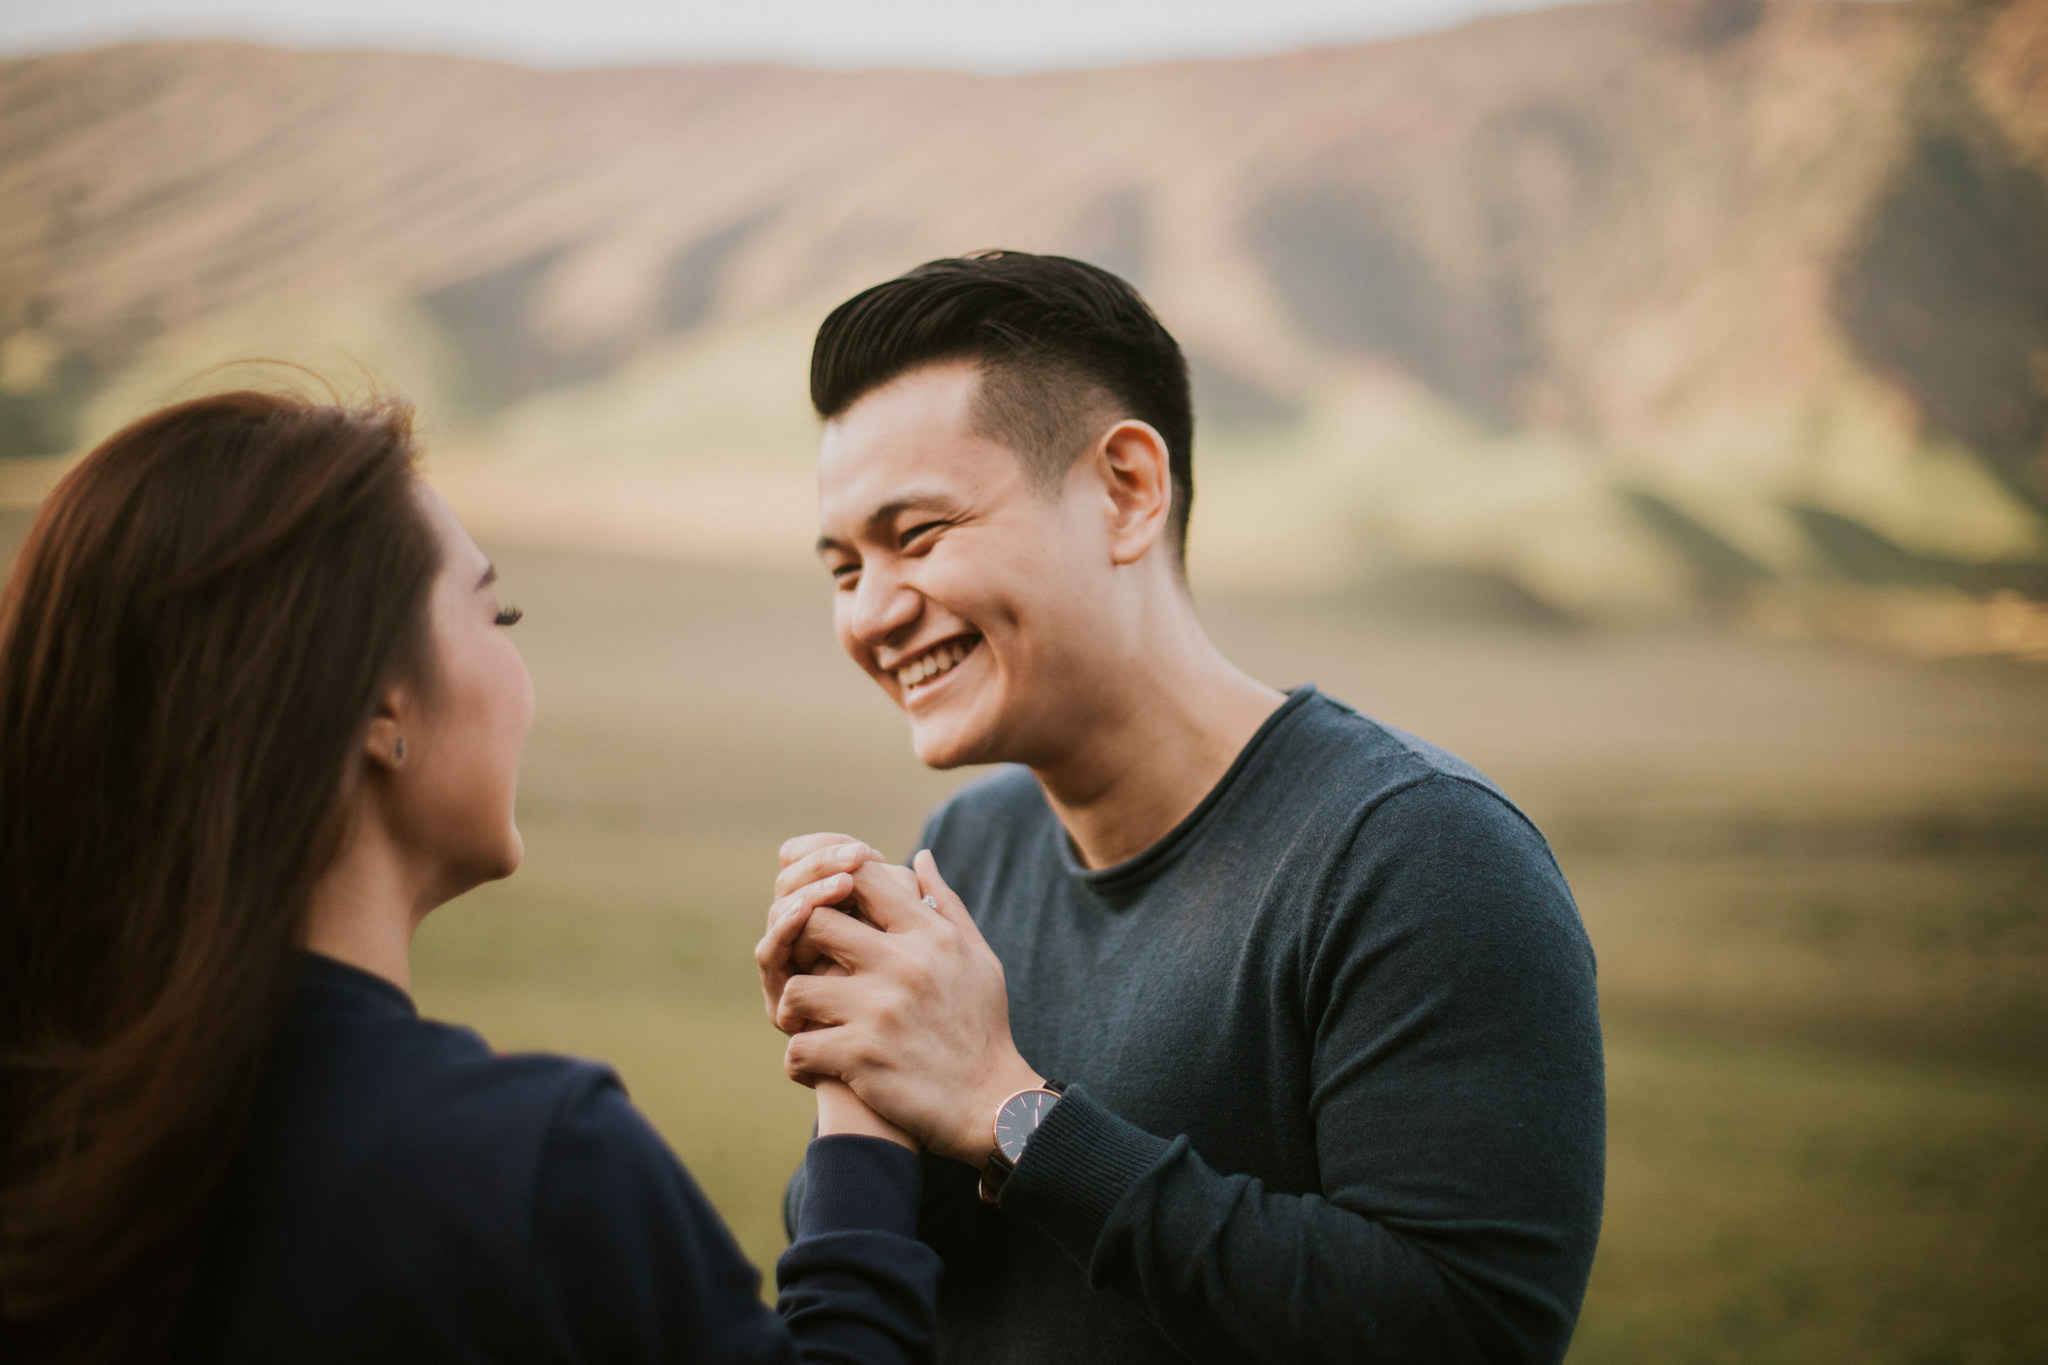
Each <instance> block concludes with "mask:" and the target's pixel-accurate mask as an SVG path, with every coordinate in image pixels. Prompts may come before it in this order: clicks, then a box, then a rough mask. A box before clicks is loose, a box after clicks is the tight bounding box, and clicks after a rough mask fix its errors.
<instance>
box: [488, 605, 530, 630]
mask: <svg viewBox="0 0 2048 1365" xmlns="http://www.w3.org/2000/svg"><path fill="white" fill-rule="evenodd" d="M525 615H526V613H525V612H523V611H521V610H520V609H519V608H517V607H499V608H498V614H497V616H496V617H495V618H494V619H495V621H496V623H497V624H498V625H501V626H516V625H518V624H519V621H520V618H521V617H523V616H525Z"/></svg>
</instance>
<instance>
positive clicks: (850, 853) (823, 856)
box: [754, 834, 884, 1026]
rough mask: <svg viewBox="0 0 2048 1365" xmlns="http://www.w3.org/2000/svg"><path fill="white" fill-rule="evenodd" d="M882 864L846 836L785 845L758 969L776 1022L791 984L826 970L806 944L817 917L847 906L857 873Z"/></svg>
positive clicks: (757, 949)
mask: <svg viewBox="0 0 2048 1365" xmlns="http://www.w3.org/2000/svg"><path fill="white" fill-rule="evenodd" d="M881 861H884V860H883V858H882V855H881V854H879V853H877V852H876V851H875V850H874V849H872V848H869V847H868V846H867V845H866V844H864V843H862V842H861V841H860V840H858V839H855V838H853V837H852V836H850V835H846V834H805V835H801V836H799V837H797V838H795V839H791V840H789V841H788V842H787V843H785V844H783V846H782V852H781V862H782V870H781V873H780V874H779V875H778V876H777V877H776V878H775V900H774V902H773V903H772V904H770V905H769V907H768V932H767V933H765V934H764V935H762V937H761V941H760V942H759V943H757V944H755V945H754V966H755V968H756V969H757V970H758V971H759V972H760V974H761V995H762V997H763V999H764V1001H765V1003H766V1004H767V1007H768V1017H769V1018H770V1019H771V1020H772V1019H775V1017H776V1015H777V1013H778V1011H779V1010H780V1008H781V1004H782V988H783V987H784V986H785V985H787V984H788V983H789V978H790V977H792V976H801V975H803V974H805V973H807V972H812V971H817V970H819V968H820V966H821V959H820V954H819V953H818V952H817V951H816V950H815V948H811V949H808V950H807V948H806V946H805V945H804V943H803V932H804V926H805V925H806V924H807V923H809V922H810V918H811V911H813V910H815V909H817V908H818V907H819V906H821V905H836V904H838V903H839V902H841V901H843V900H845V899H846V897H847V896H848V895H849V894H850V893H851V892H852V891H853V876H852V873H853V871H854V870H855V869H856V868H858V867H860V866H861V865H862V864H864V863H869V862H881ZM778 1026H779V1025H778Z"/></svg>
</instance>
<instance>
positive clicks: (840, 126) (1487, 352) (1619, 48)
mask: <svg viewBox="0 0 2048 1365" xmlns="http://www.w3.org/2000/svg"><path fill="white" fill-rule="evenodd" d="M0 204H4V205H5V206H6V211H5V213H4V214H0V452H5V453H6V454H8V455H12V456H16V457H22V456H38V455H49V454H62V453H64V452H69V451H74V450H76V449H79V448H81V447H83V446H85V445H87V444H89V443H90V442H92V441H94V440H96V439H98V438H99V437H100V436H101V435H103V434H105V432H106V431H107V430H109V429H111V428H112V427H113V426H114V425H117V424H118V423H119V422H121V421H124V420H126V419H127V418H129V417H131V416H133V415H135V414H136V413H138V412H140V411H142V410H145V409H146V408H147V407H148V406H149V405H151V404H153V403H156V402H159V401H162V400H163V399H164V398H166V397H167V396H172V395H174V394H175V393H177V392H179V391H180V386H181V385H188V384H189V383H190V382H191V381H192V377H193V376H194V375H195V374H196V373H198V372H199V371H201V370H204V369H205V368H206V367H208V366H211V365H215V364H217V363H219V362H222V361H226V360H232V359H236V358H241V357H246V356H250V355H265V356H276V357H282V358H286V359H291V360H296V361H299V362H302V363H306V364H309V365H311V366H312V367H314V368H316V369H319V370H321V371H323V372H325V373H329V374H337V373H339V374H340V377H341V378H343V379H344V380H347V379H348V378H349V376H350V375H352V374H354V373H356V371H357V368H358V367H360V368H362V369H364V370H367V371H368V372H371V373H374V374H375V375H376V376H377V377H378V378H379V379H380V380H381V381H382V382H384V383H386V384H388V385H390V386H393V387H397V388H400V389H402V390H405V391H407V392H410V393H412V394H413V395H415V396H416V397H417V398H418V399H419V400H420V402H421V404H422V408H423V415H424V417H425V419H426V425H427V427H428V430H429V432H430V434H431V436H432V440H433V448H434V450H435V453H436V454H435V458H436V469H437V474H438V476H439V478H440V479H441V480H442V482H443V483H444V484H445V485H446V486H447V487H448V489H449V490H450V492H451V494H452V495H453V496H455V498H456V500H457V501H458V504H459V505H460V506H462V507H463V509H464V510H465V512H467V513H468V514H469V515H470V516H472V517H473V518H475V519H477V520H479V521H480V522H482V523H484V524H485V525H486V527H487V528H489V529H492V530H495V531H497V532H498V533H501V534H506V535H517V536H521V537H524V538H528V539H539V540H551V541H555V542H558V543H572V544H601V545H612V546H628V547H634V548H642V549H654V550H660V551H664V552H674V553H683V554H694V555H702V556H706V557H713V558H719V557H726V558H731V557H740V558H752V559H768V560H781V561H784V562H789V561H794V560H799V559H800V558H801V557H802V555H803V554H804V547H805V546H806V545H807V543H808V540H809V517H810V493H809V485H808V465H809V461H810V457H811V452H812V448H813V446H814V442H815V432H814V429H813V426H812V424H811V419H810V418H809V415H808V412H807V409H806V407H805V403H804V380H805V358H806V353H807V345H808V339H809V333H810V330H811V329H812V328H813V327H814V326H815V324H816V321H817V319H818V318H819V317H821V316H822V314H823V312H824V311H825V310H826V309H827V308H829V307H830V306H831V305H832V304H833V303H835V302H837V301H838V300H839V299H841V298H843V297H844V296H845V295H847V294H848V293H850V292H852V291H853V290H855V289H857V288H859V287H861V286H863V285H865V284H868V283H871V282H873V281H875V280H878V279H881V278H884V277H886V276H887V275H890V274H893V273H895V272H897V271H899V270H901V269H903V268H904V267H906V266H908V265H911V264H914V263H915V262H917V261H919V260H923V259H927V258H929V257H932V256H937V255H943V254H952V253H957V252H961V251H966V250H971V249H974V248H978V247H985V246H1017V247H1024V248H1028V249H1033V250H1041V251H1061V252H1066V253H1069V254H1074V255H1079V256H1083V257H1086V258H1087V259H1090V260H1094V261H1096V262H1099V263H1101V264H1103V265H1105V266H1108V267H1109V268H1111V269H1114V270H1117V271H1119V272H1120V273H1123V274H1125V275H1126V276H1128V277H1130V278H1131V279H1133V280H1134V281H1135V282H1137V283H1138V284H1139V285H1140V286H1141V287H1142V288H1143V289H1144V290H1145V291H1146V293H1147V295H1148V297H1149V298H1150V299H1151V300H1152V301H1153V303H1154V305H1155V306H1156V307H1157V308H1158V310H1159V311H1160V313H1161V314H1162V316H1163V317H1164V318H1165V320H1166V321H1167V323H1168V325H1169V326H1170V327H1172V328H1173V329H1174V331H1175V332H1176V334H1177V335H1179V336H1180V337H1181V339H1182V341H1183V342H1184V344H1185V345H1186V346H1187V348H1188V350H1189V353H1190V356H1191V360H1192V363H1193V367H1194V370H1195V375H1196V380H1197V386H1198V392H1199V398H1200V407H1201V434H1200V437H1199V439H1198V451H1199V455H1200V459H1199V462H1198V465H1197V468H1198V473H1199V494H1198V498H1197V511H1196V530H1195V537H1196V539H1195V542H1194V550H1193V555H1194V564H1195V570H1196V574H1197V577H1198V579H1204V578H1206V579H1209V580H1211V581H1222V580H1229V581H1233V582H1240V583H1251V584H1259V585H1265V586H1275V587H1288V588H1298V589H1303V590H1314V591H1320V592H1341V593H1349V594H1353V595H1355V596H1356V597H1357V598H1358V600H1359V602H1360V605H1361V609H1366V608H1373V609H1384V610H1405V611H1413V612H1420V613H1425V614H1439V613H1450V614H1462V615H1467V616H1472V615H1479V616H1492V617H1500V618H1506V619H1515V620H1524V621H1530V622H1540V621H1549V622H1556V621H1571V620H1585V619H1669V618H1674V617H1684V616H1698V615H1702V614H1704V615H1719V616H1724V617H1732V618H1734V619H1737V620H1740V621H1744V622H1747V623H1749V624H1751V625H1754V626H1756V627H1759V628H1764V629H1771V630H1780V631H1812V630H1825V631H1833V632H1837V633H1849V634H1855V635H1861V636H1865V637H1869V638H1876V639H1883V640H1889V641H1891V642H1894V643H1897V644H1902V645H1906V646H1909V647H1913V648H1919V649H1925V650H1935V651H2002V652H2006V653H2014V654H2035V653H2039V654H2044V655H2048V606H2044V605H2043V604H2044V602H2048V0H2005V2H2004V3H1998V2H1997V0H1981V2H1976V3H1960V2H1958V0H1940V3H1929V2H1927V0H1908V2H1907V3H1901V4H1869V3H1856V2H1855V0H1850V2H1848V3H1835V2H1833V0H1622V2H1621V3H1611V4H1599V5H1587V6H1583V7H1577V8H1568V9H1559V10H1553V11H1549V12H1544V13H1538V14H1532V15H1524V16H1519V17H1512V18H1502V19H1493V20H1488V21H1485V22H1481V23H1476V24H1473V25H1470V26H1468V27H1465V28H1461V29H1458V30H1455V31H1451V32H1447V33H1441V34H1435V35H1430V36H1426V37H1419V38H1412V39H1406V40H1401V41H1396V42H1383V43H1374V44H1368V45H1363V46H1355V47H1346V48H1335V49H1328V50H1316V51H1308V52H1302V53H1299V54H1294V55H1290V56H1284V57H1277V58H1262V59H1257V60H1245V61H1228V62H1193V63H1181V64H1172V65H1161V66H1153V67H1144V68H1136V69H1126V70H1111V71H1090V72H1084V73H1073V74H1056V75H1038V76H1029V77H1015V78H992V77H978V76H967V75H958V74H947V73H940V72H925V71H877V72H816V71H801V70H789V69H778V68H770V67H672V68H647V69H630V70H594V71H572V72H539V71H533V70H527V69H522V68H518V67H513V66H505V65H496V64H490V63H483V62H476V61H468V60H458V59H454V58H446V57H432V56H413V55H397V54H387V53H317V54H315V53H300V52H285V51H277V50H270V49H264V48H258V47H249V46H237V45H226V44H162V45H138V46H125V47H117V48H109V49H103V50H97V51H88V52H80V53H74V54H67V55H58V56H47V57H38V58H34V59H28V60H19V61H13V62H8V63H4V64H0ZM59 463H60V462H52V461H49V460H34V459H29V460H24V459H20V458H16V459H12V460H0V497H4V496H5V495H6V491H7V488H8V487H10V486H12V487H15V488H16V490H17V492H16V495H15V496H17V498H19V497H21V496H27V494H24V493H22V492H20V490H21V489H32V487H34V486H40V483H47V480H48V476H49V473H50V472H51V471H52V470H53V469H55V468H56V467H58V465H59ZM10 470H11V471H13V472H12V474H10V473H9V471H10ZM10 478H11V480H12V483H11V484H9V483H8V482H7V481H8V480H9V479H10ZM38 481H40V483H39V482H38Z"/></svg>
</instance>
